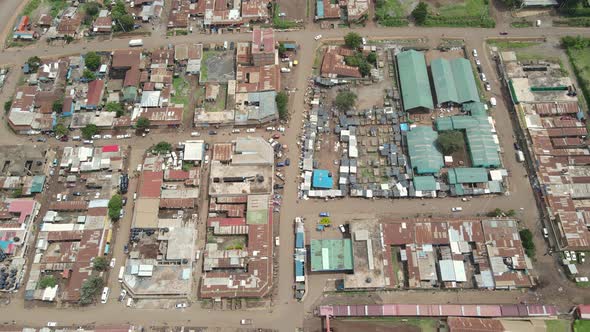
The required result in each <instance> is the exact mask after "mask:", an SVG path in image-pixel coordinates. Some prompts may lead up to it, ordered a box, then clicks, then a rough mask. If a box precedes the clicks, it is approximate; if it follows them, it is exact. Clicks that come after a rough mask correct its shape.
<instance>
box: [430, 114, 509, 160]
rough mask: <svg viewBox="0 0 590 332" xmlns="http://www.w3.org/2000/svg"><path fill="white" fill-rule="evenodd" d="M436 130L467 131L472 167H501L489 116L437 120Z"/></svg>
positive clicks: (454, 117) (461, 116) (465, 116)
mask: <svg viewBox="0 0 590 332" xmlns="http://www.w3.org/2000/svg"><path fill="white" fill-rule="evenodd" d="M436 130H438V131H445V130H465V141H466V142H467V148H468V149H469V156H470V158H471V165H472V166H474V167H500V166H501V163H500V156H499V154H498V150H499V146H498V143H497V142H496V141H495V140H494V134H493V133H492V125H491V124H490V123H489V122H488V117H487V116H469V115H459V116H451V117H445V118H439V119H437V120H436Z"/></svg>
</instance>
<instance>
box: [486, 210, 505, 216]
mask: <svg viewBox="0 0 590 332" xmlns="http://www.w3.org/2000/svg"><path fill="white" fill-rule="evenodd" d="M503 213H504V211H502V209H500V208H495V209H494V210H492V211H490V212H488V213H487V216H488V217H492V218H494V217H501V216H502V214H503Z"/></svg>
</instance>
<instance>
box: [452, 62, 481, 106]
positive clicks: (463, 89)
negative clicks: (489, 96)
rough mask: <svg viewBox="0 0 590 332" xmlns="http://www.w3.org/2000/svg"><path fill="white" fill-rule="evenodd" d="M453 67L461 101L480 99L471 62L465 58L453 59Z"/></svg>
mask: <svg viewBox="0 0 590 332" xmlns="http://www.w3.org/2000/svg"><path fill="white" fill-rule="evenodd" d="M451 69H452V71H453V80H454V81H455V87H456V89H457V96H458V97H459V102H460V103H467V102H473V101H479V94H478V91H477V86H476V85H475V77H474V76H473V69H472V68H471V63H469V60H467V59H465V58H457V59H453V60H451Z"/></svg>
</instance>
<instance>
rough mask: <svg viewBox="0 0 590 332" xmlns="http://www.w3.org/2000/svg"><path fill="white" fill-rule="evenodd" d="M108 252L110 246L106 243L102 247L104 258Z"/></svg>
mask: <svg viewBox="0 0 590 332" xmlns="http://www.w3.org/2000/svg"><path fill="white" fill-rule="evenodd" d="M109 251H111V245H110V244H108V243H107V244H106V245H105V246H104V255H105V256H106V255H108V254H109Z"/></svg>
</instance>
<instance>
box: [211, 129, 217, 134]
mask: <svg viewBox="0 0 590 332" xmlns="http://www.w3.org/2000/svg"><path fill="white" fill-rule="evenodd" d="M209 135H217V132H216V131H215V130H209Z"/></svg>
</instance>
